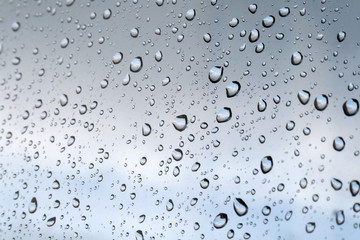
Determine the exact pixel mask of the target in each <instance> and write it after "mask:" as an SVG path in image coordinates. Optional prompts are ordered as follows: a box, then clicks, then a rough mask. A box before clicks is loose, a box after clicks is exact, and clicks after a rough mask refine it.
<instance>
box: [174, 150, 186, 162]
mask: <svg viewBox="0 0 360 240" xmlns="http://www.w3.org/2000/svg"><path fill="white" fill-rule="evenodd" d="M183 155H184V154H183V151H182V150H181V149H179V148H176V149H174V151H173V152H172V158H173V159H174V160H175V161H180V160H181V159H182V158H183Z"/></svg>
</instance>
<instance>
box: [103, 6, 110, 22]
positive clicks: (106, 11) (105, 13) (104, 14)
mask: <svg viewBox="0 0 360 240" xmlns="http://www.w3.org/2000/svg"><path fill="white" fill-rule="evenodd" d="M110 17H111V10H110V9H109V8H107V9H105V10H104V13H103V18H104V19H105V20H106V19H109V18H110Z"/></svg>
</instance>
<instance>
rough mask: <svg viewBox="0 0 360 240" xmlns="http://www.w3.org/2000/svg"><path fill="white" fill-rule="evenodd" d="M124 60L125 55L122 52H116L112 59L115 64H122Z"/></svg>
mask: <svg viewBox="0 0 360 240" xmlns="http://www.w3.org/2000/svg"><path fill="white" fill-rule="evenodd" d="M122 59H123V54H122V52H116V53H115V54H114V56H113V58H112V62H113V63H114V64H118V63H120V62H121V60H122Z"/></svg>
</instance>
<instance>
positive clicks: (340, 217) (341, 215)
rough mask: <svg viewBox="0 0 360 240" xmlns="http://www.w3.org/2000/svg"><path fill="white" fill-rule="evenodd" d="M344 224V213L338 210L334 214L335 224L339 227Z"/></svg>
mask: <svg viewBox="0 0 360 240" xmlns="http://www.w3.org/2000/svg"><path fill="white" fill-rule="evenodd" d="M344 222H345V215H344V211H343V210H340V211H337V212H336V223H337V225H341V224H343V223H344Z"/></svg>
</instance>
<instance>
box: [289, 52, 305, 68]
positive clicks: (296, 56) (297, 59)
mask: <svg viewBox="0 0 360 240" xmlns="http://www.w3.org/2000/svg"><path fill="white" fill-rule="evenodd" d="M302 60H303V55H302V53H301V52H299V51H296V52H293V54H292V55H291V64H292V65H299V64H300V63H301V62H302Z"/></svg>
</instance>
